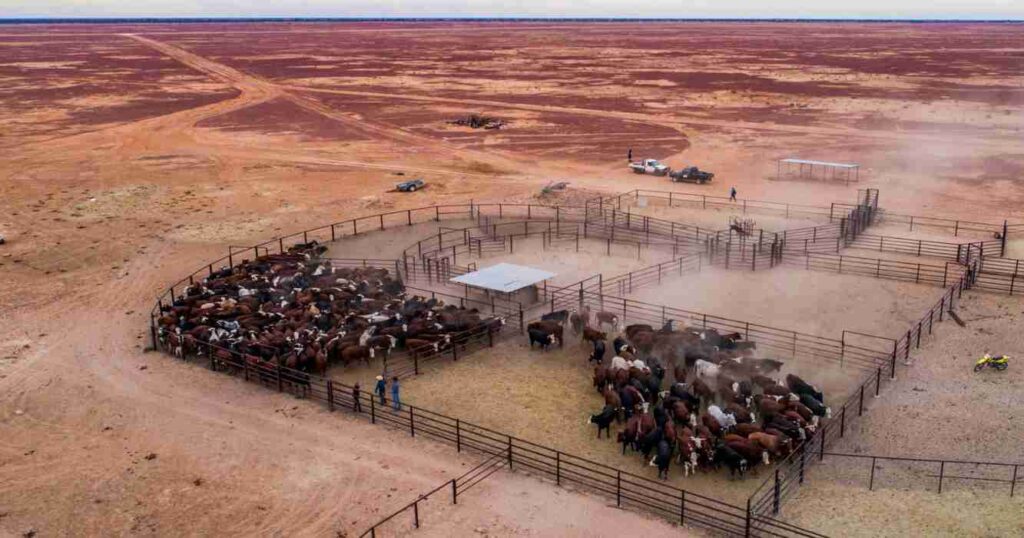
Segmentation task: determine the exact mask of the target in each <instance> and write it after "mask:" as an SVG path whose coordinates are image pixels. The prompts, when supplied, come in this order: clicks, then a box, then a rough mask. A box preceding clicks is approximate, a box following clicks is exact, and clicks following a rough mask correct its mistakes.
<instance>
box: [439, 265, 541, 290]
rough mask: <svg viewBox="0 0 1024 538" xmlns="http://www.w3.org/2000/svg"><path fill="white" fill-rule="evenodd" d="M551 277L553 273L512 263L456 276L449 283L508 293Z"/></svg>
mask: <svg viewBox="0 0 1024 538" xmlns="http://www.w3.org/2000/svg"><path fill="white" fill-rule="evenodd" d="M553 276H555V273H550V272H548V271H544V270H542V269H535V268H533V267H526V266H523V265H515V264H512V263H499V264H497V265H492V266H490V267H485V268H483V269H480V270H479V271H473V272H472V273H466V274H464V275H461V276H457V277H455V278H453V279H451V282H458V283H459V284H466V285H469V286H473V287H476V288H485V289H488V290H494V291H501V292H505V293H510V292H513V291H516V290H521V289H523V288H525V287H527V286H530V285H532V284H536V283H538V282H543V281H544V280H547V279H549V278H551V277H553Z"/></svg>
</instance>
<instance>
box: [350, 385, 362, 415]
mask: <svg viewBox="0 0 1024 538" xmlns="http://www.w3.org/2000/svg"><path fill="white" fill-rule="evenodd" d="M361 392H362V391H360V390H359V382H358V381H356V384H355V385H353V386H352V411H355V412H356V413H362V412H363V403H362V402H360V401H359V396H360V393H361Z"/></svg>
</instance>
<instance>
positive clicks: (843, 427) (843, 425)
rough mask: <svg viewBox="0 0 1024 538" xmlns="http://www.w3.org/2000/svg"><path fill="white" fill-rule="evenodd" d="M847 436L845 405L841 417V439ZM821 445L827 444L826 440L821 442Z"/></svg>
mask: <svg viewBox="0 0 1024 538" xmlns="http://www.w3.org/2000/svg"><path fill="white" fill-rule="evenodd" d="M843 435H846V405H843V411H842V414H841V415H839V437H842V436H843ZM821 444H823V445H824V444H825V440H824V439H822V440H821Z"/></svg>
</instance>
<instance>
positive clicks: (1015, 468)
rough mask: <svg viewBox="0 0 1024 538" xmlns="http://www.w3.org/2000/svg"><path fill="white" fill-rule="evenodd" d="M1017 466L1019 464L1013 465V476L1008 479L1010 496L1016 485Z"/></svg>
mask: <svg viewBox="0 0 1024 538" xmlns="http://www.w3.org/2000/svg"><path fill="white" fill-rule="evenodd" d="M1017 467H1019V465H1014V466H1013V478H1011V479H1010V497H1013V490H1014V489H1016V486H1017Z"/></svg>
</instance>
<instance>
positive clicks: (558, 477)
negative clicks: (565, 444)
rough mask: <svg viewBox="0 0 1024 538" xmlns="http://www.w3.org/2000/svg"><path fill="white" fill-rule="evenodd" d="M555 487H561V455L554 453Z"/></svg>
mask: <svg viewBox="0 0 1024 538" xmlns="http://www.w3.org/2000/svg"><path fill="white" fill-rule="evenodd" d="M555 485H556V486H561V485H562V453H561V452H555Z"/></svg>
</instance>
